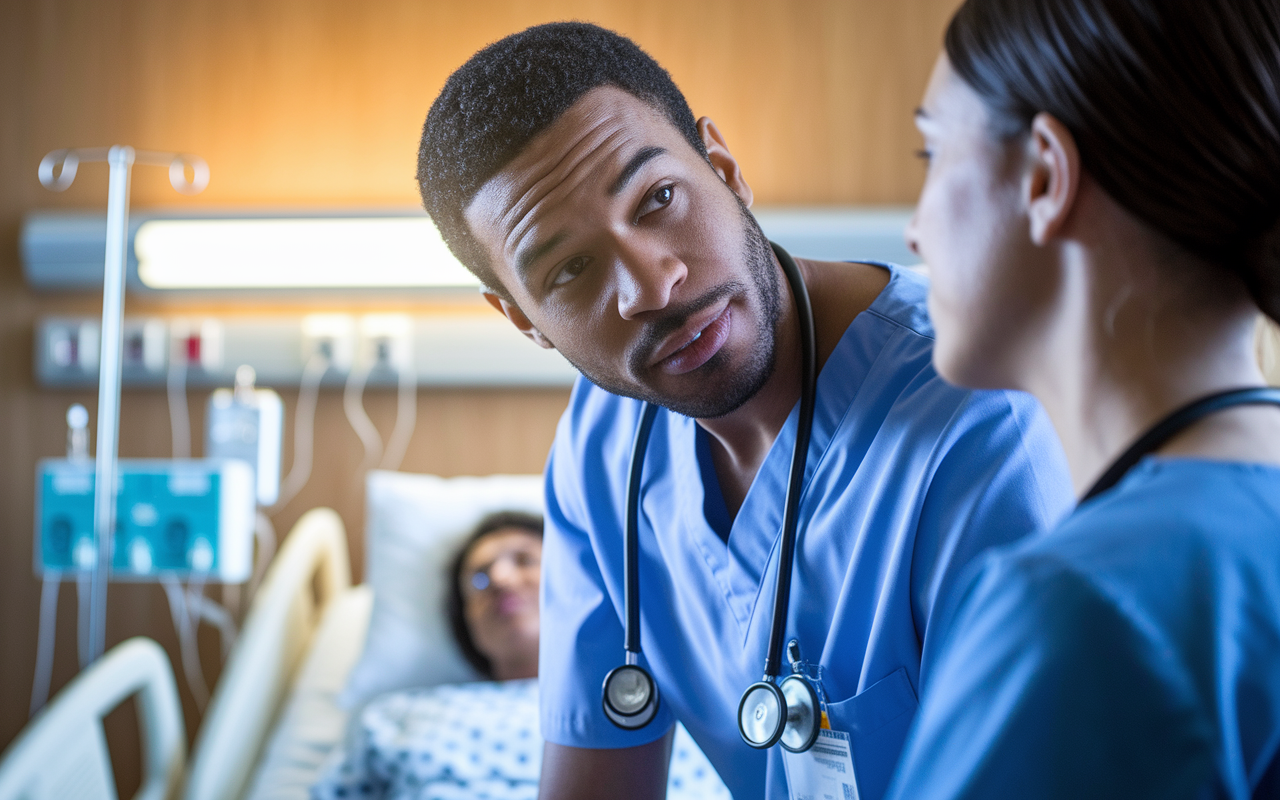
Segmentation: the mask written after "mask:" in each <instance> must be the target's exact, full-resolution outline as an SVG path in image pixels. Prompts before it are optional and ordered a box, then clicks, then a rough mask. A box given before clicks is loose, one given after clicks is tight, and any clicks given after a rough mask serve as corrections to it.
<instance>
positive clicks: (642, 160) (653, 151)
mask: <svg viewBox="0 0 1280 800" xmlns="http://www.w3.org/2000/svg"><path fill="white" fill-rule="evenodd" d="M665 152H667V149H666V148H665V147H646V148H644V149H643V150H641V151H640V152H638V153H636V154H635V155H634V156H632V157H631V160H630V161H628V162H627V165H626V166H625V167H623V168H622V172H619V173H618V177H616V178H614V179H613V183H611V184H609V196H610V197H616V196H617V194H618V192H621V191H622V190H623V189H625V188H627V184H628V183H629V182H630V181H631V179H632V178H634V177H635V175H636V173H637V172H639V171H640V168H641V167H643V166H644V165H645V164H646V163H648V162H649V161H650V160H652V159H654V158H657V157H658V156H660V155H662V154H663V153H665Z"/></svg>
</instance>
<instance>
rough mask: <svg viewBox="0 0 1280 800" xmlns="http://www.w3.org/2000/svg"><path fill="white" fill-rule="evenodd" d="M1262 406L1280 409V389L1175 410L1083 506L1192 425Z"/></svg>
mask: <svg viewBox="0 0 1280 800" xmlns="http://www.w3.org/2000/svg"><path fill="white" fill-rule="evenodd" d="M1245 405H1250V406H1258V405H1277V406H1280V389H1274V388H1271V387H1268V386H1251V387H1247V388H1243V389H1228V390H1227V391H1225V392H1217V393H1215V394H1211V395H1208V396H1207V397H1201V398H1200V399H1198V400H1193V401H1192V402H1190V403H1187V404H1186V405H1185V406H1182V407H1181V408H1179V409H1177V410H1176V411H1174V412H1173V413H1172V414H1170V415H1169V416H1167V417H1165V418H1164V419H1162V420H1160V421H1159V422H1157V423H1156V424H1155V425H1153V426H1152V427H1151V429H1150V430H1148V431H1147V432H1146V433H1144V434H1142V436H1140V437H1138V440H1137V441H1136V442H1134V443H1133V444H1132V445H1130V446H1129V449H1128V450H1126V451H1125V452H1124V453H1123V454H1122V455H1121V456H1120V457H1119V458H1117V459H1116V460H1115V462H1114V463H1112V465H1111V466H1110V467H1108V468H1107V471H1106V472H1104V473H1103V474H1102V477H1101V478H1098V480H1097V482H1096V483H1094V484H1093V486H1092V488H1090V489H1089V491H1088V492H1086V493H1085V495H1084V497H1082V498H1081V499H1080V502H1081V503H1086V502H1088V501H1089V500H1092V499H1093V498H1095V497H1097V496H1098V495H1100V494H1102V493H1103V492H1105V491H1107V490H1108V489H1110V488H1112V487H1114V486H1115V485H1116V484H1117V483H1119V482H1120V479H1121V478H1123V477H1124V476H1125V473H1127V472H1128V471H1129V470H1130V469H1132V468H1133V466H1134V465H1135V464H1137V463H1138V462H1139V461H1141V460H1142V459H1143V457H1145V456H1147V455H1149V454H1150V453H1153V452H1155V451H1156V450H1159V449H1160V448H1161V447H1162V446H1163V445H1164V444H1165V442H1168V441H1169V440H1170V439H1172V438H1173V437H1174V436H1176V435H1177V434H1179V433H1181V432H1182V431H1184V430H1186V429H1187V428H1188V427H1190V426H1191V425H1194V424H1195V423H1196V422H1199V421H1200V420H1202V419H1204V418H1205V417H1207V416H1209V415H1210V414H1214V413H1217V412H1219V411H1223V410H1225V409H1228V408H1233V407H1235V406H1245Z"/></svg>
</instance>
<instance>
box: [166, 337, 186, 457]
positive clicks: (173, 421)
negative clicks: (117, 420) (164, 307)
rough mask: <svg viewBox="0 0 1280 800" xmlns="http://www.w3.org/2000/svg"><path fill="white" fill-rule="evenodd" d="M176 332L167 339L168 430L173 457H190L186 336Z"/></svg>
mask: <svg viewBox="0 0 1280 800" xmlns="http://www.w3.org/2000/svg"><path fill="white" fill-rule="evenodd" d="M177 334H178V332H177V331H175V332H174V336H173V337H172V338H171V339H170V340H169V372H168V374H167V376H166V380H165V386H166V389H167V390H168V392H167V393H168V395H169V431H170V439H171V441H172V442H173V457H174V458H190V457H191V416H190V413H189V412H188V410H187V347H186V344H187V337H186V336H181V337H179V336H178V335H177Z"/></svg>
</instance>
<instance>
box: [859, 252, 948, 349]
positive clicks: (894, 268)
mask: <svg viewBox="0 0 1280 800" xmlns="http://www.w3.org/2000/svg"><path fill="white" fill-rule="evenodd" d="M856 263H859V264H871V265H873V266H876V267H880V268H881V269H886V270H888V271H889V283H888V284H886V285H885V287H884V289H883V290H882V291H881V292H880V294H879V295H878V296H877V297H876V299H875V300H874V301H872V303H871V305H870V307H868V308H867V311H866V313H868V314H872V315H874V316H877V317H880V318H882V319H884V320H886V321H888V322H891V323H893V324H895V325H898V326H900V327H903V328H906V329H908V330H910V331H912V332H914V333H916V334H919V335H920V336H923V337H926V338H928V339H930V340H932V339H933V337H934V333H933V322H932V321H931V320H930V319H929V305H928V300H929V278H928V277H927V276H926V275H925V274H924V272H923V271H922V269H923V268H918V267H904V266H901V265H898V264H892V263H890V262H887V261H875V260H871V259H858V260H857V262H856Z"/></svg>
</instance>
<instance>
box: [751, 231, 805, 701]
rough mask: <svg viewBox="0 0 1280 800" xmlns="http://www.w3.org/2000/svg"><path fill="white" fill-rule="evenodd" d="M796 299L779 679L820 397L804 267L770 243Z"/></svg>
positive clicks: (775, 631) (774, 648)
mask: <svg viewBox="0 0 1280 800" xmlns="http://www.w3.org/2000/svg"><path fill="white" fill-rule="evenodd" d="M769 245H770V246H771V247H772V248H773V252H774V254H775V255H776V256H777V257H778V262H779V263H780V264H781V265H782V271H783V273H784V274H785V275H786V276H787V283H788V284H789V285H790V287H791V296H792V297H793V298H794V300H795V307H796V318H797V321H798V323H799V328H800V414H799V418H798V419H797V420H796V441H795V448H794V449H793V450H792V451H791V475H790V480H789V481H788V482H787V499H786V503H785V505H784V506H783V512H782V541H781V543H780V545H779V548H778V582H777V586H776V587H775V589H774V593H773V619H772V624H771V625H770V629H769V651H768V656H767V657H766V658H765V662H764V674H765V678H776V677H778V672H779V671H780V670H781V666H782V642H783V639H784V638H785V637H786V629H787V616H788V614H789V608H790V602H791V572H792V569H793V565H794V561H795V551H796V528H797V526H798V521H799V518H800V497H801V494H802V493H803V490H804V473H805V465H806V464H807V463H808V455H809V438H810V434H811V433H812V432H813V412H814V405H815V402H816V398H817V393H818V392H817V383H818V354H817V346H816V335H815V330H814V323H813V306H812V304H811V303H810V302H809V290H808V288H807V287H806V286H805V283H804V276H803V275H801V274H800V268H799V267H797V266H796V262H795V260H794V259H792V258H791V254H790V253H788V252H787V251H786V250H784V249H782V248H781V247H779V246H778V245H776V244H774V243H773V242H770V243H769Z"/></svg>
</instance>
